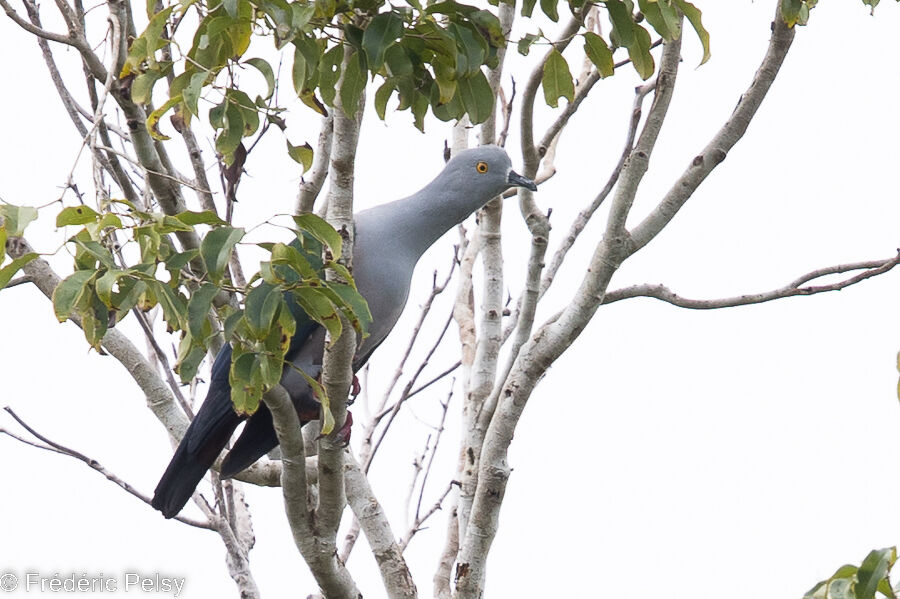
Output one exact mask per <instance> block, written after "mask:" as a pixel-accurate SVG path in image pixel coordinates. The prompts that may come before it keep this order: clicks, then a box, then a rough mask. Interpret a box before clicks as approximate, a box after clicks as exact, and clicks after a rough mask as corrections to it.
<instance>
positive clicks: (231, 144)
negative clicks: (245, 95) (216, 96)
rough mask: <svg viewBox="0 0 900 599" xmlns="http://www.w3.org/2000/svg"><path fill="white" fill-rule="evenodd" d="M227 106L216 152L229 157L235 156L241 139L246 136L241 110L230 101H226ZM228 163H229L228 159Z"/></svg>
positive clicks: (217, 140) (217, 139) (217, 138)
mask: <svg viewBox="0 0 900 599" xmlns="http://www.w3.org/2000/svg"><path fill="white" fill-rule="evenodd" d="M225 103H226V104H227V106H226V107H225V113H224V116H223V121H222V131H221V132H220V133H219V135H218V136H217V137H216V150H217V151H218V152H219V153H220V154H223V155H225V156H226V157H227V156H230V155H233V153H234V151H235V150H236V149H237V147H238V145H240V143H241V138H242V137H243V136H244V117H243V114H242V113H241V109H240V108H238V107H237V106H236V105H235V104H232V103H231V102H229V101H228V100H225ZM226 162H228V160H227V158H226Z"/></svg>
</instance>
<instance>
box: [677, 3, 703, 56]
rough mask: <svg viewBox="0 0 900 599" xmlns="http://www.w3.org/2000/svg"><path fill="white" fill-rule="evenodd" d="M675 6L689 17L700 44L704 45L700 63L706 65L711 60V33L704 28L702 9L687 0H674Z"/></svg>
mask: <svg viewBox="0 0 900 599" xmlns="http://www.w3.org/2000/svg"><path fill="white" fill-rule="evenodd" d="M674 2H675V6H677V7H678V9H679V10H680V11H681V12H683V13H684V16H685V17H687V20H688V21H689V22H690V23H691V26H692V27H693V28H694V31H696V32H697V37H699V38H700V43H701V44H703V60H701V61H700V64H703V63H705V62H706V61H707V60H709V57H710V53H709V32H708V31H707V30H706V28H705V27H703V20H702V16H703V13H701V12H700V9H699V8H697V7H696V6H694V5H693V4H691V3H690V2H687V1H686V0H674Z"/></svg>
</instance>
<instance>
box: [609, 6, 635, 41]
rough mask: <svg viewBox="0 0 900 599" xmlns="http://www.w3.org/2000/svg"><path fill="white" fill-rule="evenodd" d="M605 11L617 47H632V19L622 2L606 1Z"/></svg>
mask: <svg viewBox="0 0 900 599" xmlns="http://www.w3.org/2000/svg"><path fill="white" fill-rule="evenodd" d="M606 10H608V11H609V20H610V22H611V23H612V26H613V31H612V33H613V35H614V36H615V38H616V40H618V43H619V45H621V46H625V47H626V48H629V47H631V46H633V45H634V18H633V17H632V15H631V11H630V10H628V7H627V6H625V3H624V2H622V0H607V2H606Z"/></svg>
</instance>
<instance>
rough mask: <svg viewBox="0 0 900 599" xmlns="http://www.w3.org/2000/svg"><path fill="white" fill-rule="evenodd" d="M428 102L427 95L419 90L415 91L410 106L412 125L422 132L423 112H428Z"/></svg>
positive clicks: (423, 130) (423, 128)
mask: <svg viewBox="0 0 900 599" xmlns="http://www.w3.org/2000/svg"><path fill="white" fill-rule="evenodd" d="M428 104H429V102H428V96H426V95H425V94H423V93H421V92H419V91H416V93H415V97H414V98H413V103H412V106H411V110H412V114H413V126H415V128H416V129H418V130H419V131H421V132H422V133H424V132H425V113H427V112H428Z"/></svg>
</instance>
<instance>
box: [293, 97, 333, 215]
mask: <svg viewBox="0 0 900 599" xmlns="http://www.w3.org/2000/svg"><path fill="white" fill-rule="evenodd" d="M333 137H334V111H332V112H330V113H328V116H326V117H324V118H323V119H322V128H321V130H320V131H319V142H318V145H317V146H316V154H315V157H314V160H313V165H312V170H311V171H310V173H309V179H306V178H304V179H303V182H302V183H300V190H299V192H298V194H297V205H296V207H295V208H294V213H295V214H301V213H303V212H312V210H313V206H314V205H315V203H316V198H317V197H319V192H320V191H321V190H322V185H324V184H325V177H327V176H328V167H329V164H330V163H331V141H332V138H333Z"/></svg>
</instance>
